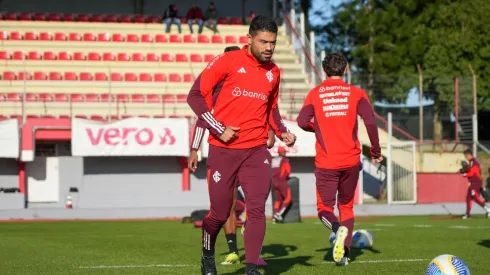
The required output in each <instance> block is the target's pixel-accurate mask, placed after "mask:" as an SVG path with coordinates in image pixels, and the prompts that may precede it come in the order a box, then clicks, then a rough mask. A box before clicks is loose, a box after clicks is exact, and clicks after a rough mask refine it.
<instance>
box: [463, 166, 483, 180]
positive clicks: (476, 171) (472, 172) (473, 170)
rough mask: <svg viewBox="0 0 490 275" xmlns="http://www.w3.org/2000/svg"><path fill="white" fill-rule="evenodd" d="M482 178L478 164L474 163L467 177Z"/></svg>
mask: <svg viewBox="0 0 490 275" xmlns="http://www.w3.org/2000/svg"><path fill="white" fill-rule="evenodd" d="M475 175H476V176H480V166H479V165H478V164H475V163H473V165H472V166H471V168H470V169H469V171H468V172H466V174H465V176H466V177H467V178H471V177H473V176H475Z"/></svg>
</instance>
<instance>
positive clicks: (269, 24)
mask: <svg viewBox="0 0 490 275" xmlns="http://www.w3.org/2000/svg"><path fill="white" fill-rule="evenodd" d="M258 31H261V32H271V33H277V23H276V21H274V19H273V18H272V17H269V16H265V15H257V16H255V17H254V19H252V22H250V28H249V29H248V33H249V34H250V35H255V34H256V33H257V32H258Z"/></svg>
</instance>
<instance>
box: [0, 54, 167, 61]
mask: <svg viewBox="0 0 490 275" xmlns="http://www.w3.org/2000/svg"><path fill="white" fill-rule="evenodd" d="M0 59H1V58H0ZM159 60H160V59H159V58H158V55H156V54H155V53H147V54H146V61H151V62H158V61H159Z"/></svg>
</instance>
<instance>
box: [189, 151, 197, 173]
mask: <svg viewBox="0 0 490 275" xmlns="http://www.w3.org/2000/svg"><path fill="white" fill-rule="evenodd" d="M197 159H198V157H197V151H196V150H191V155H190V156H189V158H188V159H187V167H188V168H189V169H190V170H191V171H192V173H194V172H196V169H197Z"/></svg>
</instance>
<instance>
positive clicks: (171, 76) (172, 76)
mask: <svg viewBox="0 0 490 275" xmlns="http://www.w3.org/2000/svg"><path fill="white" fill-rule="evenodd" d="M168 80H169V81H170V82H182V78H181V77H180V74H169V75H168Z"/></svg>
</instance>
